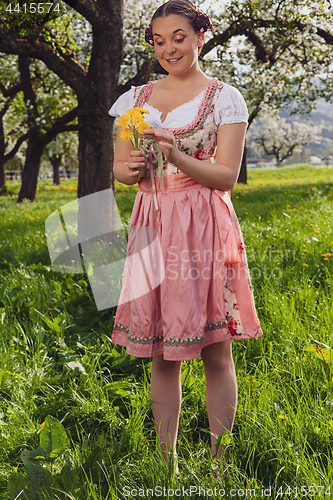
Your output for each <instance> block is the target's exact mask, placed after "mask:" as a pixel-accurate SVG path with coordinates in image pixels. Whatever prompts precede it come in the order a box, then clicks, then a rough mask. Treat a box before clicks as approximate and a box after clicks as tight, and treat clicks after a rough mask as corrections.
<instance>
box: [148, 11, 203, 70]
mask: <svg viewBox="0 0 333 500" xmlns="http://www.w3.org/2000/svg"><path fill="white" fill-rule="evenodd" d="M152 32H153V38H154V47H155V54H156V57H157V58H158V60H159V63H160V64H161V66H162V67H163V68H164V69H165V70H166V71H167V72H168V73H171V74H174V75H178V76H180V75H183V74H185V73H187V72H188V71H190V70H191V69H195V70H197V68H198V47H201V45H202V44H203V34H202V33H196V32H195V31H194V29H193V27H192V26H191V24H190V23H189V21H188V19H187V18H186V17H185V16H180V15H178V14H170V15H168V16H167V17H158V18H156V19H154V22H153V25H152Z"/></svg>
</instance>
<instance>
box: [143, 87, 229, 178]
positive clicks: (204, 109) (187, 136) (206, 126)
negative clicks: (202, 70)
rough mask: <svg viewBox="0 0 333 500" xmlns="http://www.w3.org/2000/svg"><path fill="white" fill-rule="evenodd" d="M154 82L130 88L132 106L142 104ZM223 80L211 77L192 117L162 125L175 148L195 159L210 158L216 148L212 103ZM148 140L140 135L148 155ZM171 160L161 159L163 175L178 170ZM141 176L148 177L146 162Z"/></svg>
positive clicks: (154, 162) (155, 173)
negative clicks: (186, 121) (177, 123)
mask: <svg viewBox="0 0 333 500" xmlns="http://www.w3.org/2000/svg"><path fill="white" fill-rule="evenodd" d="M154 83H155V82H149V83H148V84H146V85H142V86H141V87H137V88H136V89H135V92H134V98H135V106H137V107H140V108H144V106H145V103H146V101H148V99H149V96H150V94H151V92H152V90H153V85H154ZM223 85H224V84H223V83H222V82H219V81H218V79H217V78H213V79H212V80H211V81H210V82H209V84H208V86H207V88H206V90H205V92H204V96H203V98H202V101H201V104H200V107H199V109H198V111H197V114H196V116H195V118H194V120H193V121H192V122H191V123H190V124H189V125H187V126H186V127H182V128H166V127H163V128H164V129H166V130H169V131H170V132H172V133H173V134H174V136H175V138H176V143H177V146H178V149H179V150H180V151H182V152H184V153H185V154H188V155H190V156H194V157H195V158H197V159H199V160H210V159H211V158H212V157H213V156H214V153H215V149H216V134H215V132H214V123H213V112H214V105H215V102H216V100H217V98H218V96H219V91H220V90H221V89H222V87H223ZM150 142H151V141H149V138H148V137H144V138H143V139H142V148H143V150H144V151H145V153H146V154H147V155H148V154H149V150H150ZM153 171H154V177H156V175H157V157H156V155H155V156H154V158H153ZM182 173H183V172H182V171H181V170H179V169H178V168H177V167H176V166H175V165H173V164H172V163H169V162H167V161H166V160H164V161H163V175H174V174H182ZM144 177H150V169H149V165H147V167H146V170H145V173H144Z"/></svg>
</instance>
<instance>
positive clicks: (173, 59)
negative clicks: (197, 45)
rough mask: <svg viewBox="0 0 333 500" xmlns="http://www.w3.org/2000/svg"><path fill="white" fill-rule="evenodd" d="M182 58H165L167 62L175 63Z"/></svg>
mask: <svg viewBox="0 0 333 500" xmlns="http://www.w3.org/2000/svg"><path fill="white" fill-rule="evenodd" d="M182 58H183V56H181V57H178V58H175V57H174V58H172V59H167V61H168V63H170V64H175V63H176V62H178V61H180V60H181V59H182Z"/></svg>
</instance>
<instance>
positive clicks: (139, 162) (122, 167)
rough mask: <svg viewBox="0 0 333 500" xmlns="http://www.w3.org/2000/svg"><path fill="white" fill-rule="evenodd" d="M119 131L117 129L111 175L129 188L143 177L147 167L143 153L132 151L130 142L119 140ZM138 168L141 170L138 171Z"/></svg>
mask: <svg viewBox="0 0 333 500" xmlns="http://www.w3.org/2000/svg"><path fill="white" fill-rule="evenodd" d="M120 132H121V129H120V128H119V127H118V128H117V138H116V147H115V152H114V162H113V174H114V176H115V178H116V179H117V181H119V182H121V183H122V184H127V185H128V186H131V185H132V184H136V183H137V182H138V174H140V179H141V178H142V177H143V176H144V173H145V167H146V165H147V161H148V160H147V156H146V155H145V153H144V152H143V151H134V149H133V146H132V144H131V142H125V141H122V140H121V139H120ZM138 167H143V168H141V170H140V171H138V170H137V169H138Z"/></svg>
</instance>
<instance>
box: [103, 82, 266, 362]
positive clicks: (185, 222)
mask: <svg viewBox="0 0 333 500" xmlns="http://www.w3.org/2000/svg"><path fill="white" fill-rule="evenodd" d="M150 83H151V82H150ZM222 85H223V84H222ZM138 89H139V97H138V98H137V101H136V105H137V106H139V107H141V106H142V105H143V104H144V102H145V100H147V99H148V96H149V91H151V85H150V86H149V84H148V85H147V86H142V87H141V88H140V87H139V88H138ZM220 89H221V82H219V81H218V80H217V79H213V80H212V82H211V85H209V87H208V89H207V92H206V95H205V98H204V100H203V105H202V106H201V108H200V110H199V112H198V115H197V117H196V120H195V122H194V123H192V124H191V125H190V126H189V127H187V128H186V129H182V130H174V129H170V130H172V131H173V133H174V134H175V137H176V140H177V143H178V147H179V148H180V149H183V150H184V149H185V148H186V149H187V151H186V152H187V154H189V153H190V154H191V153H192V155H193V156H196V157H198V156H199V155H198V150H199V149H200V148H201V151H200V159H203V160H209V159H210V158H211V156H212V155H213V154H214V148H212V141H213V145H214V141H215V144H216V136H215V134H214V131H213V130H212V126H213V109H214V103H215V101H216V98H217V96H218V92H219V90H220ZM207 110H208V112H207ZM198 141H199V142H198ZM198 146H199V147H198ZM146 147H147V153H148V152H149V145H148V144H147V145H146ZM155 167H156V162H155ZM170 168H173V169H175V168H176V167H175V166H174V165H170V164H167V163H166V164H165V165H164V172H168V171H169V172H170ZM168 169H169V170H168ZM154 174H155V175H154ZM156 174H157V170H156V168H155V169H154V164H153V162H152V161H151V162H150V165H149V166H148V167H147V171H146V172H145V175H144V177H143V178H142V179H141V180H140V182H139V192H138V193H137V195H136V198H135V201H134V206H133V211H132V216H131V220H130V227H129V241H128V249H127V251H128V258H127V259H126V262H125V268H124V274H123V281H122V290H121V294H120V299H119V303H118V306H117V311H116V316H115V321H114V326H113V333H112V341H113V342H114V343H116V344H120V345H123V346H126V351H127V353H128V354H130V355H132V356H137V357H150V356H154V355H157V354H163V357H164V359H166V360H170V361H179V360H189V359H194V358H197V357H199V356H200V354H201V350H202V349H203V348H204V347H205V346H207V345H209V344H213V343H216V342H221V341H225V340H228V339H242V338H256V337H260V336H261V335H262V330H261V328H260V323H259V320H258V318H257V315H256V311H255V305H254V298H253V292H252V285H251V280H250V275H249V270H248V265H247V259H246V252H245V246H244V241H243V237H242V233H241V229H240V227H239V224H238V221H237V217H236V214H235V212H234V209H233V206H232V203H231V200H230V196H229V193H226V192H224V191H220V190H218V189H213V188H210V187H207V186H203V185H202V184H200V183H198V182H197V181H195V180H194V179H191V178H190V177H189V176H187V175H185V174H183V173H178V171H177V172H176V173H174V171H173V172H172V174H171V175H165V176H164V178H163V185H161V184H160V178H159V177H157V175H156ZM140 228H151V229H149V231H151V235H153V234H155V235H156V238H155V241H154V242H153V243H152V244H151V245H150V246H149V245H148V246H147V247H146V248H145V249H144V251H142V252H141V257H140V259H141V260H140V259H139V260H137V261H136V262H137V263H138V262H144V266H142V268H141V269H140V270H139V268H138V266H137V264H136V265H134V264H133V263H134V260H133V259H132V258H131V257H133V255H134V253H135V251H136V250H137V248H136V246H137V241H136V240H135V238H136V236H135V235H138V233H136V232H135V229H140ZM131 229H132V230H133V232H132V233H131ZM131 234H132V236H131ZM148 239H149V238H148ZM153 239H154V237H152V238H151V242H152V240H153ZM133 285H134V287H135V288H136V292H135V293H133ZM140 290H141V293H140ZM138 292H139V293H138ZM133 297H134V298H133Z"/></svg>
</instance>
